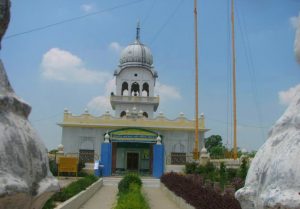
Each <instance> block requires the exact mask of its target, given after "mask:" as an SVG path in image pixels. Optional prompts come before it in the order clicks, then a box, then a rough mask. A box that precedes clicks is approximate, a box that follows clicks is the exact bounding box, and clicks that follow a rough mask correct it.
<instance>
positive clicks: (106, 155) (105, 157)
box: [101, 133, 112, 176]
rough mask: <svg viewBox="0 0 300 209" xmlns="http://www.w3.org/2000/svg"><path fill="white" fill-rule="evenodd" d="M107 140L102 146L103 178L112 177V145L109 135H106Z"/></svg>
mask: <svg viewBox="0 0 300 209" xmlns="http://www.w3.org/2000/svg"><path fill="white" fill-rule="evenodd" d="M104 138H105V140H104V142H103V143H102V144H101V163H102V164H103V166H104V167H103V172H102V173H103V176H111V166H112V145H111V143H109V135H108V133H106V134H105V137H104Z"/></svg>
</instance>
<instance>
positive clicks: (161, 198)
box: [143, 187, 180, 209]
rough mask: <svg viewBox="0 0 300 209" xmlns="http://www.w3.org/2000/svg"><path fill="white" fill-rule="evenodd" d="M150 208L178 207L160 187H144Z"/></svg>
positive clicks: (168, 208)
mask: <svg viewBox="0 0 300 209" xmlns="http://www.w3.org/2000/svg"><path fill="white" fill-rule="evenodd" d="M143 191H144V192H145V195H146V198H147V199H148V200H149V205H150V208H151V209H180V208H179V207H178V206H177V205H176V204H175V203H174V202H173V201H172V200H170V199H169V198H168V197H167V195H166V194H165V193H163V192H162V190H161V189H160V188H150V187H144V188H143Z"/></svg>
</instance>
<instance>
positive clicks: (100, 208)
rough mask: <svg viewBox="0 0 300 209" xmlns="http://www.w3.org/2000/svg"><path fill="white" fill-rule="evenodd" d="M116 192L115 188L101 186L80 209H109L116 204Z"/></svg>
mask: <svg viewBox="0 0 300 209" xmlns="http://www.w3.org/2000/svg"><path fill="white" fill-rule="evenodd" d="M117 191H118V188H117V187H116V186H103V187H102V188H101V189H100V190H99V191H98V192H96V193H95V194H94V196H93V197H91V199H89V200H88V201H87V202H86V203H85V204H83V205H82V206H81V207H80V209H111V208H112V207H113V204H114V203H115V202H116V198H117V197H116V195H117Z"/></svg>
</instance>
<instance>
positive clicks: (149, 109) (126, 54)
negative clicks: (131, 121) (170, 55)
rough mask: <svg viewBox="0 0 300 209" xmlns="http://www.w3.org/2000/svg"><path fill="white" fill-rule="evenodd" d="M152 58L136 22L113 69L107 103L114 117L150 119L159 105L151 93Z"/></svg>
mask: <svg viewBox="0 0 300 209" xmlns="http://www.w3.org/2000/svg"><path fill="white" fill-rule="evenodd" d="M152 64H153V58H152V54H151V51H150V49H149V48H148V47H146V46H145V45H144V44H142V43H141V41H140V26H139V23H138V25H137V31H136V39H135V41H134V43H133V44H130V45H129V46H127V47H126V48H125V49H124V50H123V51H122V53H121V58H120V64H119V66H118V69H117V70H116V71H115V73H114V75H115V76H116V87H117V88H116V95H111V97H110V103H111V106H112V108H113V109H114V110H115V114H116V117H146V118H153V112H155V111H156V110H157V107H158V105H159V97H155V96H154V86H155V79H156V78H157V77H158V76H157V72H156V71H155V70H154V67H153V65H152Z"/></svg>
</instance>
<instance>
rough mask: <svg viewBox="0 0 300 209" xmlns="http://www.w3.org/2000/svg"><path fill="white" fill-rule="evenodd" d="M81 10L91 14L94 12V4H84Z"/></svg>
mask: <svg viewBox="0 0 300 209" xmlns="http://www.w3.org/2000/svg"><path fill="white" fill-rule="evenodd" d="M80 8H81V10H83V11H84V12H91V11H93V10H94V6H93V5H92V4H82V5H81V6H80Z"/></svg>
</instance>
